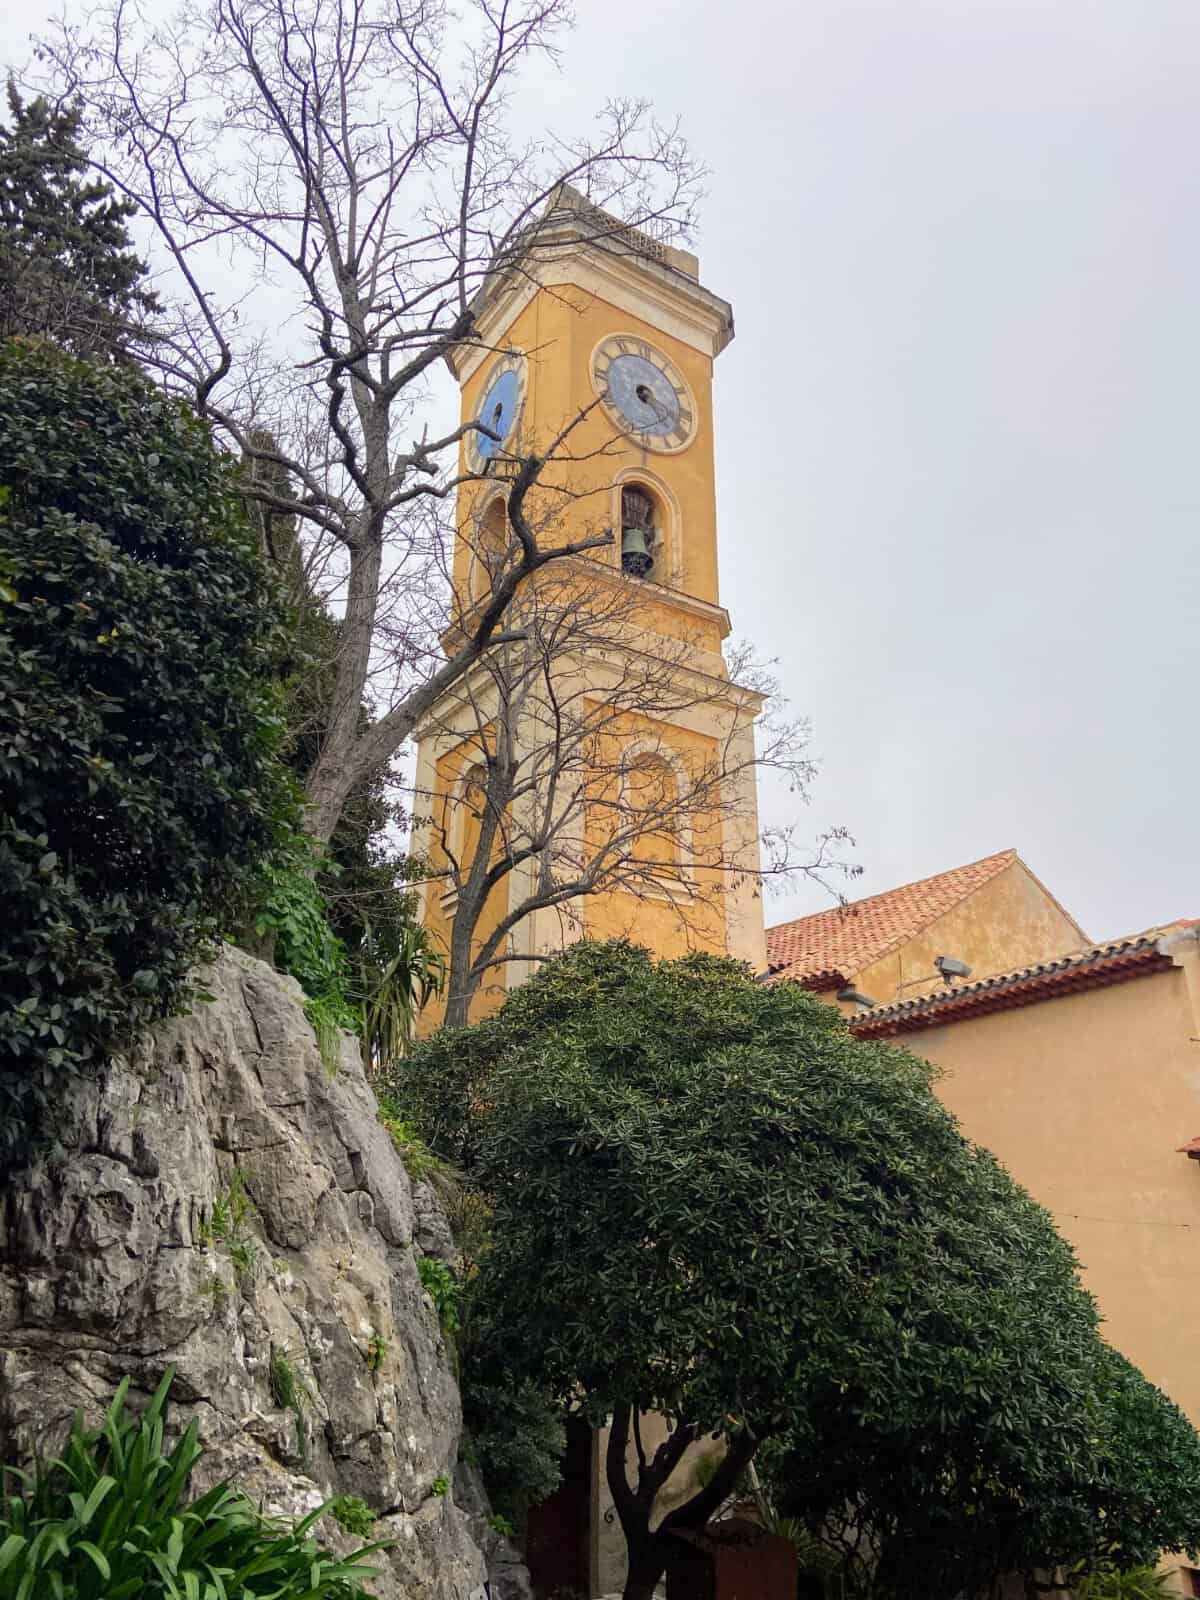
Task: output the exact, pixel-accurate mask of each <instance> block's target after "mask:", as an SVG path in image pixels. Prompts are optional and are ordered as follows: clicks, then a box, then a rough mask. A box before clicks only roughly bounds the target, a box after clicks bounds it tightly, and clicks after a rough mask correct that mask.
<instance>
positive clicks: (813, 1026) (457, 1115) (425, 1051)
mask: <svg viewBox="0 0 1200 1600" xmlns="http://www.w3.org/2000/svg"><path fill="white" fill-rule="evenodd" d="M931 1071H932V1069H931V1068H930V1067H929V1066H928V1065H927V1064H926V1063H924V1062H922V1061H919V1060H918V1059H917V1058H915V1057H913V1056H911V1055H909V1054H907V1053H906V1052H904V1051H903V1050H900V1049H898V1048H896V1047H894V1046H890V1045H886V1044H882V1043H874V1042H863V1041H857V1040H855V1039H854V1038H853V1037H852V1036H851V1035H850V1033H849V1031H848V1029H847V1027H846V1025H845V1023H844V1022H843V1021H842V1019H841V1017H840V1016H839V1015H838V1013H837V1012H836V1011H834V1010H833V1009H832V1008H830V1007H828V1006H826V1005H824V1004H823V1003H821V1002H820V1001H819V1000H817V999H816V998H814V997H813V996H811V995H809V994H807V993H805V992H804V991H803V990H801V989H800V988H799V987H798V986H796V985H793V984H787V983H784V984H777V985H765V984H762V983H757V982H755V981H754V980H753V978H752V977H751V975H750V973H749V972H748V971H747V970H746V969H744V968H742V967H740V966H739V965H738V964H736V963H733V962H731V961H728V960H725V959H720V958H717V957H713V956H707V955H693V956H690V957H687V958H685V959H682V960H677V961H664V962H659V963H656V962H655V961H654V960H653V959H652V958H651V957H650V955H649V954H648V953H647V952H646V951H645V950H642V949H640V948H638V947H637V946H634V945H631V944H628V943H624V942H617V943H612V944H608V945H591V944H580V945H577V946H575V947H574V948H572V949H571V950H570V951H569V952H568V953H566V954H565V955H563V956H562V957H561V958H560V959H558V960H556V961H554V962H551V963H548V964H547V965H546V966H544V967H543V968H542V969H541V970H540V971H539V972H538V973H537V975H535V976H534V977H533V978H532V979H531V980H530V981H529V982H528V983H527V984H525V985H524V986H523V987H522V988H520V989H518V990H517V991H515V992H514V993H513V994H512V995H511V996H510V997H509V998H508V1000H507V1001H506V1002H505V1005H504V1006H503V1008H502V1009H501V1010H500V1011H499V1012H498V1013H497V1015H496V1016H495V1017H493V1018H491V1019H489V1020H487V1021H485V1022H482V1023H479V1024H477V1025H476V1026H474V1027H472V1028H468V1029H464V1030H459V1031H453V1030H446V1031H444V1032H443V1033H442V1034H441V1035H440V1036H437V1037H435V1038H434V1039H433V1040H432V1041H430V1042H429V1043H427V1044H426V1045H424V1046H422V1047H420V1048H418V1050H417V1051H416V1052H415V1054H414V1055H413V1056H412V1058H411V1059H410V1061H409V1062H408V1063H406V1064H405V1070H404V1071H403V1073H402V1074H401V1076H400V1077H399V1078H398V1080H397V1082H396V1083H395V1084H394V1086H393V1088H394V1093H395V1094H396V1095H397V1098H399V1099H400V1100H401V1101H402V1102H403V1103H404V1104H405V1105H406V1106H407V1107H408V1108H409V1109H410V1111H411V1113H412V1114H413V1115H414V1116H415V1117H416V1119H417V1121H418V1122H419V1124H420V1125H421V1127H422V1129H423V1131H424V1133H425V1136H426V1137H427V1138H428V1139H429V1140H430V1141H431V1142H433V1143H434V1144H435V1145H437V1146H438V1147H440V1148H441V1149H442V1150H443V1152H444V1153H446V1154H447V1155H450V1156H453V1157H454V1158H455V1159H457V1160H459V1161H462V1162H463V1163H464V1164H465V1166H466V1168H467V1170H468V1172H469V1173H470V1174H471V1177H472V1179H473V1181H474V1182H475V1183H476V1184H477V1185H478V1186H479V1187H480V1188H481V1190H482V1191H483V1192H484V1194H485V1195H486V1197H487V1200H488V1202H489V1203H490V1205H491V1206H492V1207H493V1211H494V1215H493V1224H492V1244H491V1248H490V1252H489V1253H488V1254H487V1255H485V1257H484V1258H483V1260H482V1262H481V1264H480V1266H479V1270H478V1272H477V1275H476V1277H475V1279H474V1281H473V1283H472V1285H471V1289H470V1303H471V1317H472V1321H473V1327H474V1330H475V1332H474V1338H475V1340H476V1342H477V1344H478V1345H479V1347H480V1348H481V1349H483V1350H485V1351H486V1352H487V1359H488V1360H489V1361H490V1362H491V1363H492V1364H493V1365H494V1366H496V1367H498V1368H501V1369H502V1370H504V1371H505V1372H506V1373H507V1374H508V1375H509V1378H510V1381H513V1382H517V1381H520V1380H521V1379H522V1378H528V1379H529V1380H530V1381H534V1382H537V1383H538V1384H541V1385H543V1386H544V1387H545V1388H546V1389H547V1390H548V1391H549V1392H550V1393H552V1394H554V1395H556V1396H557V1398H558V1400H559V1401H560V1403H561V1404H562V1405H563V1406H564V1407H581V1408H582V1409H583V1410H584V1412H585V1413H586V1414H587V1415H588V1416H589V1417H590V1418H591V1419H592V1420H593V1421H594V1422H596V1423H602V1422H604V1421H605V1420H606V1419H607V1420H609V1421H610V1423H611V1433H610V1440H609V1447H608V1452H607V1476H608V1483H609V1488H610V1490H611V1493H612V1497H613V1501H614V1503H615V1507H616V1512H617V1515H618V1517H619V1519H620V1523H621V1526H622V1528H623V1530H624V1533H625V1538H626V1541H627V1545H628V1551H629V1576H628V1582H627V1585H626V1589H625V1596H626V1600H648V1597H649V1596H651V1595H652V1594H653V1592H654V1588H655V1586H656V1584H657V1582H658V1581H659V1579H660V1578H661V1576H662V1573H663V1571H664V1568H665V1565H666V1563H667V1559H668V1554H669V1550H670V1541H671V1536H672V1534H673V1533H675V1532H677V1531H680V1530H684V1529H690V1528H695V1527H697V1526H698V1525H702V1524H703V1523H704V1522H705V1521H706V1520H707V1519H708V1518H709V1517H710V1516H711V1515H712V1513H713V1511H714V1510H715V1508H716V1507H718V1506H719V1505H720V1504H721V1503H722V1501H723V1500H724V1499H725V1498H726V1497H727V1496H728V1494H729V1493H730V1491H731V1489H732V1487H733V1486H734V1485H735V1483H736V1482H737V1480H738V1478H739V1476H740V1475H741V1474H742V1473H743V1472H744V1470H745V1469H746V1467H747V1465H748V1464H749V1463H750V1462H751V1461H752V1460H753V1459H754V1457H755V1455H756V1453H757V1452H759V1451H760V1449H761V1448H762V1447H763V1446H764V1444H767V1443H774V1444H775V1445H777V1446H778V1445H780V1444H783V1445H786V1447H787V1449H788V1450H789V1451H790V1452H791V1455H792V1458H793V1460H794V1461H799V1462H804V1463H805V1464H806V1467H807V1469H808V1471H809V1473H810V1475H811V1478H812V1480H813V1482H815V1483H816V1484H817V1485H818V1486H819V1485H820V1483H821V1480H822V1478H823V1476H824V1474H825V1460H826V1455H827V1454H828V1456H829V1461H830V1465H831V1467H833V1468H836V1469H837V1470H836V1471H831V1472H830V1474H829V1482H828V1489H829V1492H828V1493H826V1494H825V1496H824V1498H823V1499H821V1498H820V1497H819V1496H817V1495H814V1496H811V1497H810V1498H809V1499H808V1500H807V1501H806V1502H805V1504H804V1508H803V1509H804V1512H805V1514H806V1516H807V1517H808V1518H809V1520H810V1521H811V1522H813V1523H816V1524H820V1523H821V1522H822V1521H823V1520H824V1519H825V1518H826V1517H827V1516H831V1515H835V1514H837V1513H838V1512H839V1511H841V1510H843V1509H844V1508H845V1506H846V1504H847V1502H848V1501H850V1500H851V1499H852V1497H853V1493H854V1492H855V1491H856V1490H857V1489H858V1488H861V1487H862V1486H868V1487H869V1486H870V1485H871V1484H872V1482H873V1480H874V1477H875V1475H876V1474H877V1472H880V1471H885V1470H888V1469H889V1468H890V1465H891V1463H890V1462H888V1461H885V1462H884V1463H883V1465H882V1467H880V1466H877V1463H876V1461H875V1458H874V1454H873V1452H874V1450H875V1447H876V1441H877V1439H878V1438H879V1437H880V1436H881V1435H887V1436H889V1437H891V1438H892V1439H893V1440H896V1439H898V1440H900V1441H902V1442H903V1444H904V1447H905V1449H906V1450H907V1452H908V1459H909V1460H910V1462H917V1463H919V1464H920V1465H921V1467H922V1470H923V1474H924V1479H926V1480H928V1481H930V1482H939V1483H940V1482H943V1481H944V1482H945V1484H946V1492H947V1494H948V1495H949V1497H950V1499H951V1500H952V1501H953V1502H954V1504H955V1505H956V1507H957V1510H958V1513H959V1514H960V1515H968V1514H969V1512H970V1509H971V1501H972V1495H973V1493H974V1492H975V1489H976V1488H978V1487H979V1486H981V1485H982V1486H985V1487H986V1486H988V1485H990V1484H991V1483H992V1481H993V1480H996V1481H998V1482H1000V1483H1002V1484H1003V1485H1004V1490H1005V1493H1006V1494H1007V1495H1008V1496H1010V1497H1015V1498H1016V1500H1017V1501H1019V1502H1020V1503H1021V1504H1022V1505H1023V1506H1025V1507H1029V1506H1030V1505H1034V1504H1037V1503H1038V1502H1039V1498H1040V1497H1042V1496H1046V1497H1048V1498H1052V1497H1054V1496H1055V1495H1056V1494H1059V1495H1061V1493H1062V1486H1063V1485H1065V1484H1070V1485H1075V1486H1077V1492H1078V1493H1079V1494H1081V1495H1090V1496H1091V1497H1092V1504H1093V1505H1094V1506H1096V1507H1097V1508H1099V1507H1100V1506H1101V1505H1103V1506H1104V1508H1105V1512H1106V1515H1107V1517H1108V1527H1109V1537H1110V1538H1116V1537H1118V1536H1119V1534H1118V1531H1119V1529H1120V1526H1121V1519H1122V1518H1123V1517H1124V1516H1125V1515H1126V1514H1127V1513H1126V1510H1125V1508H1124V1507H1123V1506H1122V1504H1121V1502H1120V1497H1119V1496H1118V1495H1112V1494H1109V1495H1106V1494H1105V1483H1104V1480H1105V1474H1106V1471H1108V1470H1109V1469H1110V1468H1111V1467H1112V1465H1113V1463H1112V1457H1111V1452H1110V1453H1109V1454H1106V1449H1105V1441H1104V1439H1103V1437H1102V1436H1101V1433H1100V1430H1098V1427H1097V1423H1098V1422H1100V1421H1102V1420H1103V1407H1102V1404H1101V1401H1100V1399H1099V1398H1098V1393H1097V1373H1098V1371H1099V1370H1100V1363H1101V1361H1102V1359H1103V1355H1102V1352H1103V1347H1102V1345H1101V1344H1100V1341H1099V1338H1098V1333H1097V1315H1096V1311H1095V1308H1094V1306H1093V1304H1092V1302H1091V1300H1090V1298H1089V1297H1088V1295H1087V1294H1086V1293H1085V1292H1084V1291H1083V1289H1082V1288H1081V1287H1080V1285H1079V1282H1078V1279H1077V1276H1076V1269H1075V1262H1074V1259H1073V1257H1072V1254H1071V1250H1070V1248H1069V1247H1068V1245H1067V1244H1066V1243H1065V1242H1064V1241H1063V1240H1062V1239H1061V1238H1060V1237H1059V1236H1058V1234H1057V1233H1056V1232H1055V1229H1054V1227H1053V1225H1052V1223H1051V1220H1050V1218H1049V1216H1048V1215H1047V1214H1046V1213H1045V1212H1044V1211H1043V1210H1042V1209H1041V1208H1040V1207H1039V1206H1038V1205H1036V1204H1035V1203H1034V1201H1033V1200H1032V1199H1031V1198H1030V1197H1029V1196H1028V1195H1027V1194H1025V1193H1024V1191H1022V1190H1021V1189H1020V1188H1018V1187H1017V1185H1016V1184H1014V1183H1013V1182H1012V1180H1011V1179H1010V1178H1009V1177H1008V1176H1007V1174H1006V1173H1005V1172H1004V1170H1003V1169H1002V1168H1001V1167H1000V1166H999V1164H998V1163H997V1162H996V1161H995V1160H994V1159H993V1158H992V1157H991V1156H990V1155H988V1154H987V1152H985V1151H983V1150H981V1149H979V1148H977V1147H976V1146H974V1145H972V1144H971V1143H969V1142H968V1141H967V1140H966V1139H965V1138H964V1137H963V1135H962V1134H961V1132H960V1131H959V1129H958V1127H957V1125H956V1123H955V1121H954V1119H953V1117H951V1115H950V1114H949V1113H948V1112H947V1111H946V1110H945V1109H944V1108H943V1107H942V1105H941V1104H940V1103H939V1101H938V1100H937V1098H936V1096H935V1095H934V1093H933V1091H932V1088H931V1085H930V1077H931ZM466 1381H467V1383H468V1384H469V1382H470V1373H469V1370H468V1373H467V1380H466ZM1139 1382H1140V1380H1139ZM647 1412H657V1413H659V1414H661V1415H662V1416H664V1417H665V1418H667V1419H668V1421H669V1425H670V1426H669V1432H668V1434H667V1436H666V1438H665V1440H664V1441H663V1442H662V1443H661V1445H659V1446H658V1448H657V1449H656V1450H654V1451H653V1452H651V1451H649V1450H647V1449H645V1448H643V1444H642V1435H641V1430H640V1429H639V1427H638V1418H639V1417H640V1416H642V1415H644V1414H645V1413H647ZM1143 1421H1144V1426H1145V1429H1146V1432H1147V1435H1148V1437H1150V1438H1153V1439H1157V1438H1159V1437H1161V1435H1162V1431H1163V1427H1164V1425H1165V1424H1164V1419H1163V1417H1162V1415H1161V1414H1160V1413H1159V1412H1156V1411H1155V1410H1154V1409H1153V1408H1151V1409H1150V1410H1149V1411H1147V1412H1146V1413H1145V1416H1144V1419H1143ZM706 1434H708V1435H714V1436H717V1437H719V1438H721V1439H722V1440H723V1441H724V1444H725V1454H724V1457H723V1460H722V1462H721V1465H720V1466H719V1468H718V1469H717V1471H716V1473H715V1475H714V1476H713V1477H712V1478H711V1479H710V1481H709V1482H708V1483H707V1484H706V1485H705V1486H704V1487H702V1488H699V1489H697V1490H696V1491H695V1492H694V1493H692V1494H691V1495H690V1497H685V1498H684V1499H683V1500H682V1501H681V1502H680V1503H678V1504H677V1505H676V1506H675V1507H674V1508H673V1509H672V1510H671V1511H670V1512H669V1513H668V1514H667V1515H666V1516H665V1517H664V1518H663V1520H662V1521H661V1522H659V1523H658V1525H657V1526H654V1507H655V1502H656V1499H657V1497H658V1494H659V1491H660V1490H661V1489H662V1488H663V1486H664V1485H665V1484H666V1483H667V1481H668V1479H669V1478H670V1477H671V1474H672V1473H673V1472H674V1471H675V1469H676V1468H677V1466H678V1465H679V1463H680V1461H681V1458H682V1457H683V1455H684V1452H685V1450H686V1449H687V1447H688V1445H689V1444H690V1443H692V1442H693V1441H694V1440H698V1439H700V1438H701V1437H702V1436H704V1435H706ZM839 1438H841V1439H842V1441H843V1442H842V1445H841V1449H842V1452H843V1453H842V1456H841V1457H839V1456H838V1455H837V1454H836V1452H831V1450H830V1441H835V1442H836V1441H837V1440H838V1439H839ZM856 1441H857V1442H858V1444H859V1446H860V1448H858V1449H856V1448H855V1442H856ZM1144 1444H1145V1441H1143V1445H1144ZM1193 1449H1194V1446H1193ZM1145 1453H1146V1452H1145V1449H1144V1448H1143V1455H1145ZM627 1460H632V1461H634V1462H635V1463H636V1465H635V1468H634V1470H633V1474H632V1477H631V1476H630V1473H629V1470H628V1469H627V1465H626V1463H627ZM1151 1476H1153V1474H1151ZM1187 1481H1188V1487H1187V1489H1186V1490H1185V1491H1184V1492H1183V1493H1182V1494H1172V1493H1170V1492H1168V1490H1169V1485H1168V1484H1166V1483H1163V1484H1162V1485H1160V1487H1161V1488H1162V1489H1163V1491H1164V1492H1163V1494H1162V1495H1161V1497H1160V1498H1161V1501H1162V1503H1163V1505H1165V1506H1168V1507H1169V1508H1170V1513H1169V1514H1168V1515H1162V1516H1158V1517H1157V1518H1155V1517H1153V1516H1148V1517H1147V1518H1146V1520H1145V1523H1144V1529H1143V1532H1144V1534H1145V1538H1143V1539H1142V1540H1141V1541H1140V1542H1139V1544H1138V1548H1139V1549H1144V1548H1145V1546H1146V1545H1147V1544H1148V1543H1154V1542H1156V1541H1163V1542H1169V1541H1170V1539H1171V1538H1173V1537H1176V1536H1181V1535H1186V1538H1185V1539H1184V1540H1183V1541H1182V1542H1189V1541H1190V1539H1191V1538H1192V1537H1194V1536H1195V1533H1196V1531H1197V1529H1198V1528H1200V1508H1198V1504H1197V1497H1196V1494H1195V1490H1194V1482H1193V1480H1191V1479H1188V1480H1187ZM1085 1520H1086V1519H1085ZM1098 1520H1103V1518H1098V1517H1094V1518H1093V1519H1092V1522H1091V1524H1090V1526H1092V1527H1093V1529H1094V1528H1095V1526H1096V1524H1097V1521H1098ZM1051 1553H1053V1552H1051Z"/></svg>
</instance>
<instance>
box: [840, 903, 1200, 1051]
mask: <svg viewBox="0 0 1200 1600" xmlns="http://www.w3.org/2000/svg"><path fill="white" fill-rule="evenodd" d="M1186 925H1187V924H1186V923H1181V922H1166V923H1160V924H1157V925H1156V926H1154V927H1152V928H1146V929H1143V930H1142V932H1140V933H1131V934H1126V935H1124V936H1123V937H1120V938H1116V939H1103V940H1100V941H1098V942H1096V943H1092V944H1085V945H1080V946H1076V947H1075V948H1074V949H1072V950H1067V951H1064V952H1063V954H1062V955H1059V956H1052V957H1050V958H1049V959H1048V960H1045V961H1031V962H1029V963H1027V964H1026V965H1025V966H1023V967H1012V968H1009V969H1008V970H1007V971H1005V972H994V973H989V974H988V975H987V976H986V977H983V978H977V979H975V980H974V981H973V982H970V983H960V984H952V985H948V986H947V987H946V988H944V989H936V990H934V991H933V992H932V993H931V994H923V995H914V996H913V997H912V998H911V999H909V1000H893V1001H891V1002H890V1003H889V1004H888V1005H883V1006H874V1007H872V1008H871V1009H870V1010H869V1011H862V1012H860V1013H859V1014H858V1015H857V1016H856V1017H854V1018H852V1019H851V1024H850V1025H851V1028H852V1029H854V1030H856V1031H857V1029H859V1028H860V1027H861V1029H862V1030H863V1032H864V1033H866V1032H873V1031H874V1030H875V1029H876V1028H878V1029H880V1030H882V1029H885V1028H887V1027H888V1025H889V1024H900V1023H903V1022H905V1021H907V1020H908V1019H910V1018H914V1017H921V1016H925V1015H927V1014H928V1013H930V1012H933V1011H940V1010H941V1009H942V1008H944V1007H948V1006H951V1005H953V1004H954V1003H955V1002H956V1001H974V1002H976V1005H975V1006H974V1007H964V1008H963V1009H965V1010H967V1009H969V1010H977V1009H982V1008H983V1004H984V1003H985V1002H986V1000H987V997H988V996H989V995H990V994H992V993H995V992H998V991H1002V990H1011V989H1013V988H1015V987H1017V986H1019V985H1021V984H1028V985H1031V986H1033V985H1038V984H1039V980H1040V983H1041V985H1042V986H1048V985H1049V983H1050V980H1052V979H1054V978H1056V977H1060V976H1065V975H1067V974H1070V973H1073V972H1076V973H1078V972H1082V971H1084V969H1086V968H1089V967H1092V968H1094V967H1099V966H1101V965H1102V964H1103V963H1105V962H1109V961H1115V960H1117V959H1119V958H1124V959H1123V960H1122V966H1123V967H1124V966H1127V964H1128V958H1129V957H1130V956H1132V955H1135V954H1139V953H1140V954H1139V960H1140V959H1142V958H1143V957H1144V958H1145V959H1151V958H1152V957H1153V956H1155V955H1157V956H1161V958H1162V960H1163V962H1165V963H1166V964H1170V956H1169V955H1168V954H1167V953H1166V952H1165V951H1164V950H1162V949H1160V945H1161V943H1162V941H1163V939H1164V938H1165V937H1166V936H1167V935H1168V934H1169V933H1171V932H1172V931H1173V930H1175V929H1177V928H1179V927H1181V926H1186ZM1129 975H1130V976H1134V975H1135V974H1133V973H1130V974H1129ZM1030 998H1031V999H1032V998H1035V996H1034V995H1033V994H1031V995H1030ZM956 1009H958V1008H957V1007H956ZM988 1009H990V1008H988Z"/></svg>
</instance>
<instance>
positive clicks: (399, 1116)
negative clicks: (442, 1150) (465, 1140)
mask: <svg viewBox="0 0 1200 1600" xmlns="http://www.w3.org/2000/svg"><path fill="white" fill-rule="evenodd" d="M376 1114H377V1116H378V1117H379V1121H380V1122H381V1123H382V1125H383V1126H384V1127H385V1128H386V1129H387V1131H388V1133H389V1134H390V1136H391V1140H392V1143H393V1144H394V1145H395V1146H396V1149H397V1150H398V1151H399V1153H400V1157H401V1159H402V1161H403V1162H404V1165H405V1167H406V1168H407V1170H408V1175H409V1177H410V1178H412V1179H414V1180H417V1181H419V1180H420V1179H422V1178H428V1177H432V1176H434V1175H435V1174H441V1173H447V1172H449V1171H450V1167H449V1165H448V1163H447V1162H445V1161H443V1160H442V1158H441V1157H440V1156H435V1155H434V1153H433V1151H432V1150H431V1149H430V1148H429V1146H428V1145H427V1144H426V1143H425V1141H424V1139H422V1138H421V1135H420V1134H419V1133H418V1132H417V1130H416V1128H415V1127H414V1126H413V1124H412V1123H411V1122H410V1121H409V1120H408V1119H407V1117H405V1116H404V1114H403V1112H402V1111H401V1110H400V1107H399V1106H398V1105H397V1104H396V1102H395V1101H394V1100H393V1099H392V1098H391V1096H390V1095H387V1094H381V1095H380V1096H379V1109H378V1112H377V1113H376Z"/></svg>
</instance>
